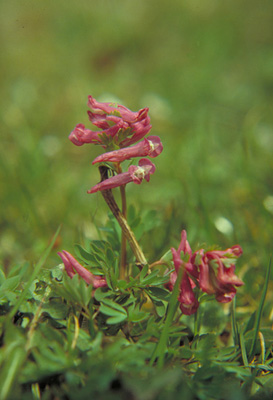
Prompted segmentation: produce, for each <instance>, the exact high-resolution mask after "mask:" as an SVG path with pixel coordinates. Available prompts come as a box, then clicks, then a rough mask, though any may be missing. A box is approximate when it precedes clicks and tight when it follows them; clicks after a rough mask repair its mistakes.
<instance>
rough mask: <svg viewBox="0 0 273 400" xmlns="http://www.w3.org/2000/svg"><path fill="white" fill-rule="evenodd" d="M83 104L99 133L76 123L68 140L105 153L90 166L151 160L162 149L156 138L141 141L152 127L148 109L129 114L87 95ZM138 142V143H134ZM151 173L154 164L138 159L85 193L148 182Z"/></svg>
mask: <svg viewBox="0 0 273 400" xmlns="http://www.w3.org/2000/svg"><path fill="white" fill-rule="evenodd" d="M87 104H88V106H89V107H90V109H91V111H88V115H89V119H90V121H91V122H92V123H93V125H95V126H96V127H97V128H99V129H101V130H99V131H91V130H89V129H86V128H85V126H84V125H83V124H78V125H77V126H76V127H75V129H74V130H73V131H72V132H71V133H70V135H69V139H70V140H71V142H72V143H74V144H75V145H76V146H82V145H83V144H85V143H93V144H97V145H101V146H102V147H103V148H104V149H105V150H107V152H106V153H104V154H101V155H100V156H98V157H97V158H96V159H95V160H94V161H93V164H96V163H101V162H113V163H121V162H123V161H125V160H129V159H131V158H135V157H147V156H148V157H151V158H154V157H157V156H158V155H159V154H160V153H161V152H162V150H163V146H162V143H161V141H160V138H159V137H158V136H148V137H147V138H144V136H146V134H147V133H149V131H150V130H151V128H152V126H151V124H150V118H149V116H148V111H149V109H148V108H143V109H141V110H139V111H138V112H133V111H131V110H129V109H128V108H126V107H124V106H122V105H119V104H118V105H114V104H112V103H100V102H98V101H96V100H95V99H94V98H93V97H92V96H88V103H87ZM143 138H144V139H143ZM141 139H143V140H141ZM139 140H141V141H140V142H139V143H137V144H135V143H136V142H138V141H139ZM108 150H111V151H108ZM154 171H155V166H154V164H152V163H151V161H149V160H148V159H146V158H142V159H141V160H140V161H139V164H138V166H130V167H129V169H128V171H127V172H124V173H119V174H118V175H116V176H113V177H110V178H108V179H106V180H105V181H103V182H101V183H99V184H97V185H95V186H94V187H93V188H91V189H90V190H89V191H88V193H95V192H97V191H100V190H106V189H112V188H115V187H117V186H121V185H126V184H127V183H129V182H134V183H137V184H140V183H141V182H142V180H143V179H146V180H147V181H149V179H150V175H151V174H153V173H154Z"/></svg>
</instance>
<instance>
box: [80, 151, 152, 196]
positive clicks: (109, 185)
mask: <svg viewBox="0 0 273 400" xmlns="http://www.w3.org/2000/svg"><path fill="white" fill-rule="evenodd" d="M154 172H155V165H154V164H153V163H152V162H151V161H150V160H148V159H147V158H142V159H141V160H139V163H138V166H136V165H131V166H130V167H129V169H128V171H127V172H123V173H121V174H118V175H115V176H112V177H111V178H108V179H105V180H104V181H102V182H100V183H98V184H97V185H95V186H93V187H92V188H91V189H90V190H88V192H87V193H95V192H98V191H101V190H108V189H113V188H115V187H118V186H122V185H126V184H127V183H129V182H134V183H136V184H138V185H139V184H140V183H141V182H142V181H143V179H145V180H146V181H147V182H149V180H150V175H152V174H153V173H154Z"/></svg>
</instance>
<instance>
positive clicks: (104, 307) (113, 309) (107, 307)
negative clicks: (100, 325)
mask: <svg viewBox="0 0 273 400" xmlns="http://www.w3.org/2000/svg"><path fill="white" fill-rule="evenodd" d="M100 311H101V312H102V313H103V314H105V315H110V316H116V315H119V314H123V315H126V316H127V311H126V310H125V309H124V308H123V307H122V306H121V305H119V304H117V303H115V302H114V301H112V300H109V299H104V300H103V301H102V303H101V306H100Z"/></svg>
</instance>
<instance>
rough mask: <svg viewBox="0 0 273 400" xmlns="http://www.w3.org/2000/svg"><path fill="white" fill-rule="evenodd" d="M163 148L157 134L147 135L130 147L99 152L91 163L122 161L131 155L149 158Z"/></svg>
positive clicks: (131, 156) (156, 154)
mask: <svg viewBox="0 0 273 400" xmlns="http://www.w3.org/2000/svg"><path fill="white" fill-rule="evenodd" d="M162 150H163V146H162V143H161V141H160V138H159V137H158V136H148V137H147V138H145V139H143V140H142V141H141V142H139V143H137V144H135V145H134V146H131V147H125V148H122V149H119V150H114V151H110V152H108V153H104V154H101V155H100V156H98V157H97V158H95V160H94V161H93V163H92V164H96V163H98V162H105V161H111V162H122V161H124V160H128V159H130V158H133V157H146V156H149V157H151V158H154V157H157V156H158V155H159V154H160V153H161V152H162Z"/></svg>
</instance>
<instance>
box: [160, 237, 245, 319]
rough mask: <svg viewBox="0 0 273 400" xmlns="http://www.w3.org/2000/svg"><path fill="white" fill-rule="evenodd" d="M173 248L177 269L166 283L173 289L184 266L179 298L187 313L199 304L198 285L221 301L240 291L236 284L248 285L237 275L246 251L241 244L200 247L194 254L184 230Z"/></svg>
mask: <svg viewBox="0 0 273 400" xmlns="http://www.w3.org/2000/svg"><path fill="white" fill-rule="evenodd" d="M171 251H172V255H173V263H174V268H175V270H174V271H173V272H172V273H171V275H170V281H169V282H168V283H167V284H166V285H165V286H166V288H167V289H169V290H171V291H172V290H173V287H174V284H175V282H176V279H177V276H178V271H179V270H180V269H181V268H182V269H183V275H182V280H181V283H180V288H179V297H178V300H179V302H180V309H181V311H182V312H183V313H184V314H186V315H191V314H194V313H195V312H196V311H197V309H198V307H199V301H198V299H197V298H196V295H195V293H194V289H195V288H196V289H199V290H200V291H201V292H204V293H208V294H210V295H214V296H215V298H216V300H217V301H218V302H220V303H228V302H229V301H231V300H232V299H233V297H234V296H235V294H236V288H235V287H236V286H237V287H238V286H242V285H243V284H244V283H243V282H242V281H241V280H240V279H239V278H238V277H237V276H236V275H235V274H234V272H235V261H236V259H237V258H238V257H239V256H240V255H241V254H242V252H243V251H242V249H241V247H240V246H239V245H235V246H232V247H231V248H228V249H226V250H211V251H205V250H204V249H200V250H197V251H195V252H194V253H193V252H192V250H191V247H190V245H189V243H188V241H187V233H186V231H185V230H183V231H182V234H181V242H180V245H179V247H178V249H177V250H175V249H174V248H172V249H171Z"/></svg>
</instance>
